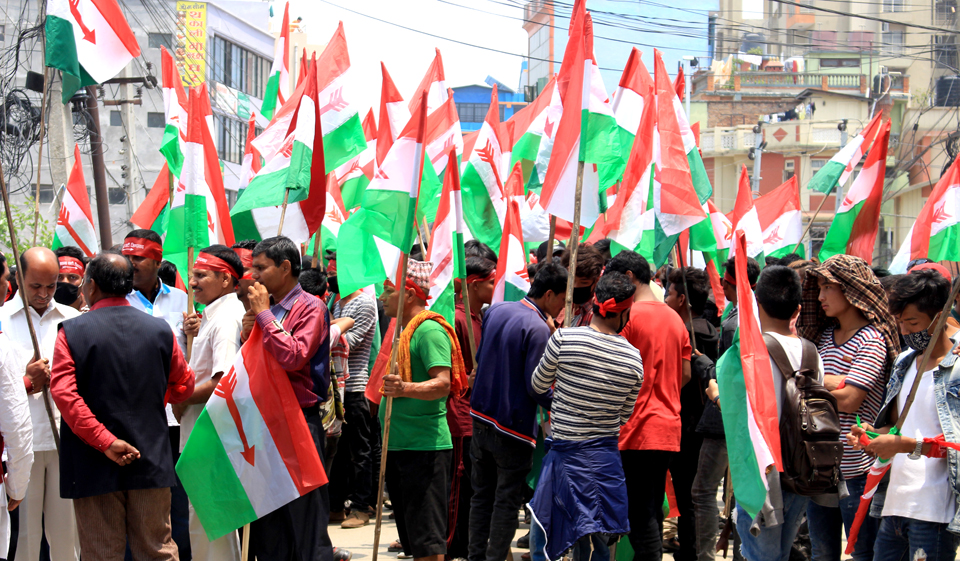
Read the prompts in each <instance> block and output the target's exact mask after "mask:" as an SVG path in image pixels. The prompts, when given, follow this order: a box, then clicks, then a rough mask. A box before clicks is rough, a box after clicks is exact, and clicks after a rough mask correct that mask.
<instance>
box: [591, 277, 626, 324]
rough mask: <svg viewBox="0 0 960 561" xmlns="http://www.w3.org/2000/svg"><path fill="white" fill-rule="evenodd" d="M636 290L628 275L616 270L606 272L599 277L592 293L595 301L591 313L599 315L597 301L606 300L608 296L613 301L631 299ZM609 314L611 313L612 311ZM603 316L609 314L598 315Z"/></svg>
mask: <svg viewBox="0 0 960 561" xmlns="http://www.w3.org/2000/svg"><path fill="white" fill-rule="evenodd" d="M636 291H637V287H636V286H634V285H633V283H632V282H630V277H628V276H627V275H625V274H623V273H617V272H609V271H608V272H606V273H604V274H603V276H602V277H600V282H598V283H597V289H596V291H595V292H594V294H595V295H596V297H597V300H596V302H595V303H594V304H593V313H595V314H597V315H600V304H598V303H597V302H606V301H607V300H609V299H610V298H613V300H614V302H617V303H619V302H623V301H624V300H633V293H634V292H636ZM610 315H613V314H612V313H611V314H610ZM600 317H603V318H606V317H610V316H600Z"/></svg>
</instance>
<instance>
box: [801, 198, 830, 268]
mask: <svg viewBox="0 0 960 561" xmlns="http://www.w3.org/2000/svg"><path fill="white" fill-rule="evenodd" d="M832 192H833V190H832V189H831V190H830V191H829V192H828V193H827V194H826V195H824V196H823V199H822V200H821V201H820V206H818V207H817V210H816V211H815V212H814V213H813V216H811V217H810V222H808V223H807V227H806V228H805V229H804V230H803V233H802V234H800V241H798V242H797V245H795V246H793V251H791V252H790V253H796V252H797V248H799V247H800V246H801V245H803V238H805V237H806V235H807V233H808V232H809V231H810V228H811V227H813V223H814V221H815V220H816V219H817V215H818V214H820V209H822V208H823V204H824V203H826V202H827V197H829V196H830V193H832ZM811 247H812V246H811ZM811 257H812V256H811V255H808V256H807V259H810V258H811Z"/></svg>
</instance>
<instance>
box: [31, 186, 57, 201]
mask: <svg viewBox="0 0 960 561" xmlns="http://www.w3.org/2000/svg"><path fill="white" fill-rule="evenodd" d="M30 194H31V195H32V196H33V198H37V184H36V183H32V184H31V185H30ZM39 202H40V203H41V204H50V203H52V202H53V185H44V184H42V183H41V184H40V201H39Z"/></svg>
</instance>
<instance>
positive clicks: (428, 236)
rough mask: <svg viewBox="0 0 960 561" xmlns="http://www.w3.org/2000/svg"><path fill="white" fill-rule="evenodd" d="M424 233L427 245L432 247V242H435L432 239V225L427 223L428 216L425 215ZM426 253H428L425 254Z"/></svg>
mask: <svg viewBox="0 0 960 561" xmlns="http://www.w3.org/2000/svg"><path fill="white" fill-rule="evenodd" d="M423 233H424V235H425V236H426V237H427V247H430V244H432V243H433V240H432V239H430V227H429V226H428V225H427V217H426V216H424V217H423ZM424 255H426V254H424Z"/></svg>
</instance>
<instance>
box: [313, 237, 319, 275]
mask: <svg viewBox="0 0 960 561" xmlns="http://www.w3.org/2000/svg"><path fill="white" fill-rule="evenodd" d="M319 263H320V228H319V227H318V228H317V231H316V232H314V233H313V263H312V264H313V268H314V269H316V268H317V265H318V264H319Z"/></svg>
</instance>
